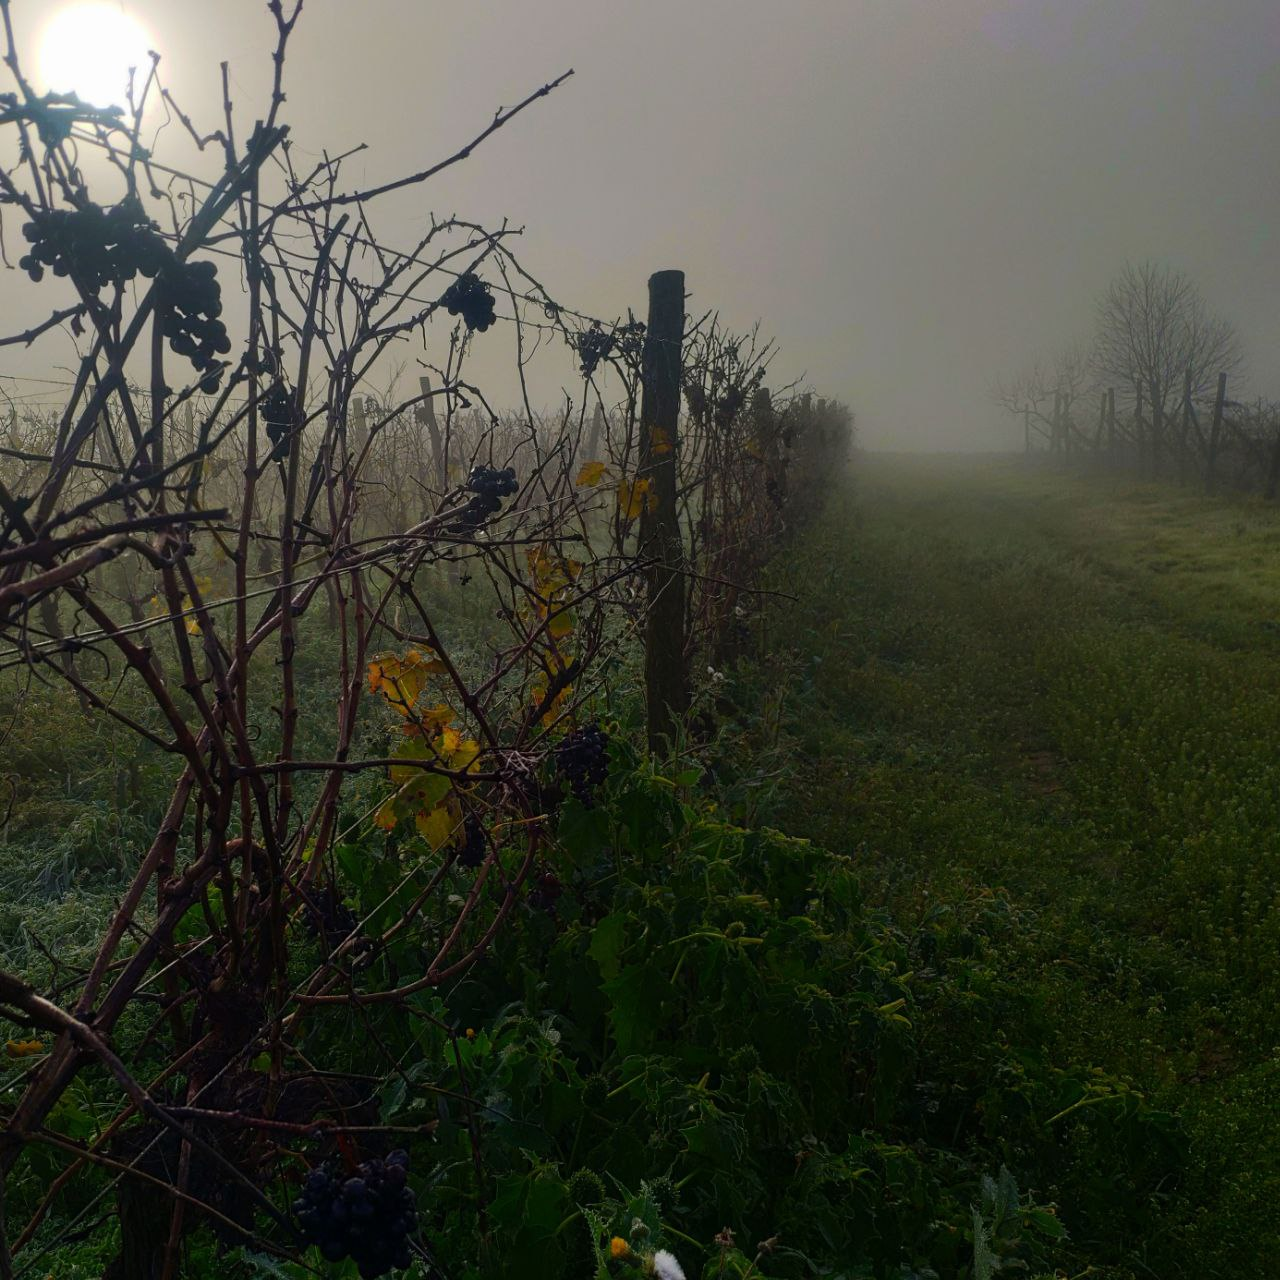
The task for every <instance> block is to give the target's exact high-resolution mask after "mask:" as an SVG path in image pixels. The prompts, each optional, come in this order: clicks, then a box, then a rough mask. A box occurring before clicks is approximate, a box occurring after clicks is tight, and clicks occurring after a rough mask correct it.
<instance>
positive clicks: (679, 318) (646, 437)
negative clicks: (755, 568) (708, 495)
mask: <svg viewBox="0 0 1280 1280" xmlns="http://www.w3.org/2000/svg"><path fill="white" fill-rule="evenodd" d="M683 342H684V272H683V271H658V272H656V273H655V274H654V275H652V276H650V277H649V325H648V328H647V329H646V331H645V338H644V356H643V372H644V391H643V395H642V397H641V401H640V469H641V479H642V480H645V481H648V485H647V491H646V498H647V499H648V500H647V501H646V502H645V504H644V507H643V510H642V512H641V515H640V548H641V555H642V557H643V558H644V559H646V560H652V561H653V562H654V563H653V566H652V567H651V568H650V569H649V571H648V588H649V591H648V614H647V616H646V619H645V637H644V680H645V712H646V717H647V720H648V727H649V749H650V750H651V751H659V750H661V749H662V748H663V744H664V742H666V741H669V740H670V739H671V737H672V736H673V733H674V730H675V726H676V722H677V720H678V718H679V716H680V715H681V714H682V713H683V712H684V711H685V709H686V708H687V707H688V705H689V697H688V691H687V689H686V686H685V672H684V574H683V566H684V546H683V543H682V540H681V537H680V512H679V510H678V508H677V505H676V451H677V449H678V448H679V443H680V442H679V438H678V435H677V427H678V422H679V416H680V369H681V347H682V344H683Z"/></svg>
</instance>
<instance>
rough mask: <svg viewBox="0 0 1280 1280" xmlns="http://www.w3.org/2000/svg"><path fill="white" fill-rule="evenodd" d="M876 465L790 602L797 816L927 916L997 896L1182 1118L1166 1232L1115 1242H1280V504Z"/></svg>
mask: <svg viewBox="0 0 1280 1280" xmlns="http://www.w3.org/2000/svg"><path fill="white" fill-rule="evenodd" d="M857 475H858V478H857V481H856V483H855V484H854V486H853V491H852V492H851V494H850V495H849V497H848V499H847V501H845V502H843V503H840V504H837V505H836V507H835V509H833V510H832V511H831V512H829V513H828V514H827V515H826V516H825V517H824V519H823V520H822V521H821V522H820V523H819V525H818V526H817V527H816V528H814V529H813V530H812V531H811V532H810V533H808V534H807V535H806V537H805V538H804V540H803V541H802V543H801V545H800V546H799V547H798V548H797V551H796V553H795V555H794V556H793V557H792V558H791V559H790V560H789V562H788V563H787V565H786V566H785V570H784V571H783V573H782V574H781V575H780V581H779V583H778V585H779V586H782V587H784V588H786V589H789V590H792V591H795V592H797V593H798V594H799V596H800V599H799V600H798V601H797V602H796V603H795V604H788V605H779V606H777V607H775V608H774V609H773V610H772V611H771V617H770V624H769V625H770V627H771V636H770V640H771V643H772V647H773V649H774V652H775V653H776V654H777V655H778V656H777V657H776V658H775V659H774V660H773V661H774V663H775V665H774V666H773V667H772V668H771V669H767V670H766V672H765V676H766V679H767V680H768V681H770V682H771V683H772V684H773V685H774V686H775V687H777V688H780V689H783V690H785V694H784V696H783V697H782V699H781V716H782V724H783V726H784V728H783V732H784V734H785V735H786V737H787V739H788V741H789V742H790V744H791V748H792V750H793V752H797V753H798V754H799V758H800V760H801V761H802V763H801V765H800V767H798V768H797V769H796V770H795V773H796V774H797V775H798V779H799V780H798V781H796V782H794V783H793V784H791V785H790V786H789V789H788V791H787V794H786V796H785V798H784V802H783V804H782V805H781V807H780V811H779V813H778V814H777V815H775V820H777V821H778V822H779V825H782V826H785V827H786V828H788V829H789V830H791V831H792V832H795V833H797V834H803V835H807V836H811V837H812V838H814V839H815V840H817V841H820V842H821V843H823V844H825V845H827V846H828V847H831V848H834V849H840V850H844V851H847V852H851V853H854V854H856V855H857V857H858V858H859V860H860V862H861V864H862V866H863V867H864V868H865V881H866V887H867V892H868V894H869V896H871V897H872V898H873V899H875V900H878V901H880V902H882V903H883V904H885V905H886V906H888V907H890V908H892V910H893V911H894V912H895V914H896V916H897V918H898V919H899V920H901V921H904V922H906V923H908V924H910V923H913V922H915V921H918V920H923V919H926V918H929V917H930V916H931V915H932V916H934V917H936V915H937V913H939V912H946V911H952V910H957V911H958V910H963V911H967V912H972V911H973V910H974V908H975V904H979V905H980V904H989V907H990V911H989V912H988V914H995V915H997V916H999V918H1000V919H999V923H998V925H997V945H996V950H995V953H994V962H995V963H996V964H997V965H998V966H999V967H1000V968H1001V970H1002V972H1003V973H1004V974H1005V975H1009V974H1012V975H1014V976H1015V977H1016V978H1017V980H1018V982H1019V983H1020V985H1021V986H1022V988H1023V989H1024V990H1025V991H1026V992H1027V993H1028V996H1029V998H1031V999H1032V1000H1034V1002H1035V1004H1036V1006H1037V1007H1038V1009H1039V1010H1040V1011H1041V1013H1042V1015H1043V1016H1044V1017H1045V1018H1046V1020H1047V1021H1048V1023H1049V1024H1050V1025H1051V1027H1052V1037H1053V1045H1054V1049H1053V1052H1054V1054H1055V1056H1056V1059H1057V1060H1058V1061H1060V1062H1062V1063H1068V1064H1072V1065H1078V1064H1088V1065H1096V1066H1098V1067H1100V1068H1103V1069H1105V1070H1106V1071H1108V1072H1113V1073H1116V1074H1117V1075H1119V1076H1121V1077H1122V1078H1124V1079H1127V1080H1131V1081H1132V1082H1133V1083H1134V1085H1135V1087H1137V1088H1139V1089H1141V1090H1142V1091H1143V1092H1144V1093H1145V1094H1146V1095H1147V1096H1148V1097H1150V1098H1153V1099H1156V1100H1158V1101H1159V1102H1160V1104H1161V1105H1163V1106H1166V1107H1168V1108H1169V1109H1171V1110H1174V1111H1176V1112H1177V1113H1178V1114H1179V1115H1180V1116H1181V1117H1182V1119H1183V1121H1184V1123H1185V1125H1186V1127H1187V1130H1188V1132H1189V1134H1190V1136H1191V1152H1192V1155H1191V1159H1190V1162H1189V1166H1190V1170H1191V1172H1190V1173H1189V1174H1188V1175H1187V1176H1185V1177H1184V1178H1183V1179H1182V1180H1181V1182H1180V1183H1179V1184H1178V1185H1177V1186H1176V1187H1173V1186H1171V1187H1170V1188H1169V1189H1168V1190H1167V1192H1163V1191H1162V1193H1161V1194H1162V1196H1166V1199H1165V1200H1164V1202H1163V1203H1164V1212H1163V1217H1162V1222H1164V1224H1165V1226H1164V1227H1163V1228H1162V1232H1163V1233H1164V1234H1163V1237H1162V1238H1158V1239H1140V1240H1139V1239H1128V1240H1120V1241H1119V1242H1118V1243H1117V1241H1115V1240H1111V1241H1109V1242H1108V1244H1107V1246H1106V1249H1105V1250H1104V1252H1107V1253H1109V1254H1111V1255H1113V1256H1118V1255H1119V1254H1123V1255H1124V1257H1126V1258H1127V1259H1129V1260H1130V1267H1131V1273H1132V1274H1135V1275H1151V1274H1156V1275H1161V1276H1164V1275H1182V1274H1185V1275H1196V1276H1210V1275H1219V1274H1221V1275H1224V1276H1225V1275H1233V1274H1263V1272H1261V1271H1258V1270H1256V1268H1257V1266H1258V1265H1259V1261H1260V1259H1262V1258H1263V1257H1268V1258H1269V1259H1270V1262H1268V1263H1267V1265H1266V1267H1265V1268H1264V1270H1269V1268H1270V1267H1271V1266H1272V1265H1276V1266H1280V1263H1276V1261H1275V1259H1276V1257H1277V1256H1280V1227H1278V1226H1277V1223H1278V1221H1280V1210H1277V1208H1276V1206H1277V1204H1278V1203H1280V1058H1278V1057H1277V1046H1278V1045H1280V785H1278V784H1280V755H1278V754H1277V751H1276V744H1277V742H1280V513H1278V512H1276V511H1275V510H1274V509H1271V508H1268V507H1265V506H1263V505H1260V504H1259V505H1251V504H1246V503H1241V502H1238V501H1229V500H1222V501H1213V502H1211V501H1206V500H1203V499H1200V498H1195V497H1191V496H1187V495H1181V494H1178V493H1176V492H1171V491H1169V490H1161V489H1156V488H1152V487H1144V486H1136V485H1133V484H1121V483H1117V482H1112V481H1099V480H1086V479H1084V478H1081V477H1068V476H1061V475H1054V474H1051V473H1047V472H1030V471H1027V470H1026V469H1024V468H1022V467H1021V466H1020V465H1017V464H1015V463H1011V462H997V461H968V460H965V461H961V460H944V459H889V458H874V457H873V458H870V459H867V460H865V462H863V463H860V464H859V467H858V472H857ZM782 579H785V580H782ZM802 655H803V656H802ZM991 1030H992V1034H993V1035H994V1034H998V1033H999V1028H998V1027H993V1028H992V1029H991ZM1113 1227H1114V1230H1115V1231H1118V1232H1119V1233H1120V1234H1123V1224H1118V1225H1115V1224H1113ZM1086 1243H1087V1242H1086ZM1147 1268H1150V1269H1147ZM1125 1273H1126V1274H1127V1273H1129V1272H1125ZM1116 1274H1120V1272H1117V1273H1116Z"/></svg>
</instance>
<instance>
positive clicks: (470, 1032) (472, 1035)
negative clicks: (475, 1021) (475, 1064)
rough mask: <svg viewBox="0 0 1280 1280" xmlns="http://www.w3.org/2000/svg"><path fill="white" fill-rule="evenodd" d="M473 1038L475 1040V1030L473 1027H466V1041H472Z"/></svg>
mask: <svg viewBox="0 0 1280 1280" xmlns="http://www.w3.org/2000/svg"><path fill="white" fill-rule="evenodd" d="M475 1038H476V1029H475V1027H468V1028H467V1039H468V1040H474V1039H475Z"/></svg>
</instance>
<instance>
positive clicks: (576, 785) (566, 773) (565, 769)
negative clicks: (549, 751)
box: [556, 724, 609, 808]
mask: <svg viewBox="0 0 1280 1280" xmlns="http://www.w3.org/2000/svg"><path fill="white" fill-rule="evenodd" d="M556 767H557V768H558V769H559V771H560V776H561V777H562V778H563V779H564V780H565V781H566V782H567V783H568V784H569V789H570V790H571V791H572V792H573V794H574V795H575V796H577V798H578V799H579V800H580V801H581V802H582V803H583V804H584V805H586V806H587V807H588V808H590V807H591V804H592V798H593V796H594V793H595V789H596V788H597V787H598V786H599V785H600V784H601V783H602V782H603V781H604V780H605V779H606V778H607V777H608V776H609V735H608V734H607V733H605V731H604V730H603V729H602V728H601V727H600V726H599V725H598V724H584V725H583V726H582V727H581V728H579V729H574V730H573V732H572V733H568V734H566V735H565V737H564V741H563V742H561V743H560V745H559V746H558V747H556Z"/></svg>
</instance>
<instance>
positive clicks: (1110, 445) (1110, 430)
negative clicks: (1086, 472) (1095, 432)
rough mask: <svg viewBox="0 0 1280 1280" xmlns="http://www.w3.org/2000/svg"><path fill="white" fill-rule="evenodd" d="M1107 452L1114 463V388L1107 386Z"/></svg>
mask: <svg viewBox="0 0 1280 1280" xmlns="http://www.w3.org/2000/svg"><path fill="white" fill-rule="evenodd" d="M1107 452H1108V453H1110V454H1111V461H1112V464H1113V465H1114V463H1115V457H1116V389H1115V387H1108V388H1107Z"/></svg>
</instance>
